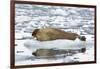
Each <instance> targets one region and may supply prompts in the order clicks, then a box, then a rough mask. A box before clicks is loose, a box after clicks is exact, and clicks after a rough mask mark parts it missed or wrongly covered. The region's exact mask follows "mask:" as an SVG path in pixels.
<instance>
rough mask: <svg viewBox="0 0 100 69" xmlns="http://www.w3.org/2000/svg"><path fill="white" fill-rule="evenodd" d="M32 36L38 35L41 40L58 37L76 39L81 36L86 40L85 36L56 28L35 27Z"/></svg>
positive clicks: (37, 37)
mask: <svg viewBox="0 0 100 69" xmlns="http://www.w3.org/2000/svg"><path fill="white" fill-rule="evenodd" d="M32 36H33V37H36V39H37V40H39V41H49V40H56V39H68V40H75V39H76V38H79V39H80V40H81V41H86V38H85V36H80V35H78V34H76V33H72V32H65V31H63V30H60V29H56V28H45V29H35V30H34V31H33V32H32Z"/></svg>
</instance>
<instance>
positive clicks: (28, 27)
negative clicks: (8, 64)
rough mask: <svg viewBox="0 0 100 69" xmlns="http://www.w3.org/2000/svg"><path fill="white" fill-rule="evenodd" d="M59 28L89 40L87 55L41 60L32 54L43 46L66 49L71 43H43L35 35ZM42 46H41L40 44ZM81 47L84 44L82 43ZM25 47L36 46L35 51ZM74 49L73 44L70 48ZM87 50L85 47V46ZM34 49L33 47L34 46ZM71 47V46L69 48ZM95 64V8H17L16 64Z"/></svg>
mask: <svg viewBox="0 0 100 69" xmlns="http://www.w3.org/2000/svg"><path fill="white" fill-rule="evenodd" d="M47 27H50V28H52V27H53V28H59V29H62V30H64V31H66V32H67V31H69V32H75V33H78V34H79V35H84V36H85V37H86V42H85V43H84V44H85V47H86V52H85V53H77V54H74V55H72V56H64V57H63V56H62V57H57V58H52V59H39V58H36V57H35V56H33V55H32V51H33V49H34V51H36V47H37V45H39V47H41V46H42V47H44V48H45V47H46V45H47V46H48V47H49V48H51V46H55V48H57V45H59V46H60V47H59V48H61V46H62V45H63V47H66V43H65V42H67V45H68V43H69V42H70V41H67V40H54V41H47V42H39V41H37V40H35V39H33V37H32V36H31V33H32V31H33V29H35V28H47ZM75 41H76V42H73V41H71V42H72V43H73V44H76V45H77V44H79V42H80V41H78V40H75ZM40 44H41V45H40ZM80 44H81V43H80ZM24 45H28V46H29V45H31V46H32V45H34V48H33V49H32V50H30V49H28V48H27V47H25V46H24ZM68 46H69V47H70V43H69V45H68ZM82 47H83V46H82ZM31 48H32V47H31ZM66 48H68V47H66ZM77 61H78V62H84V61H94V9H93V8H77V7H60V6H42V5H38V6H37V5H29V4H16V5H15V64H16V65H30V64H34V65H35V64H52V63H70V62H77Z"/></svg>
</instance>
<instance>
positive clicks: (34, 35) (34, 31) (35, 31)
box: [32, 29, 39, 37]
mask: <svg viewBox="0 0 100 69" xmlns="http://www.w3.org/2000/svg"><path fill="white" fill-rule="evenodd" d="M38 31H39V29H35V30H33V32H32V36H33V37H36V34H37V32H38Z"/></svg>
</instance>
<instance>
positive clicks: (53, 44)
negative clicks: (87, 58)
mask: <svg viewBox="0 0 100 69" xmlns="http://www.w3.org/2000/svg"><path fill="white" fill-rule="evenodd" d="M84 43H85V42H84V41H80V40H79V39H76V40H66V39H58V40H52V41H37V40H28V41H26V42H25V43H24V46H25V47H26V48H28V49H29V50H34V49H53V48H54V49H81V48H85V44H84Z"/></svg>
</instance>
